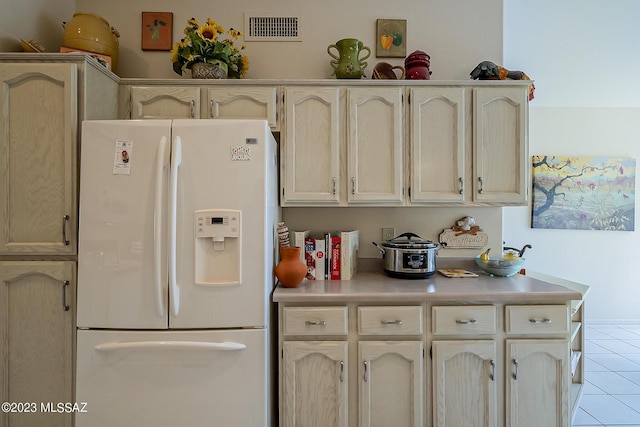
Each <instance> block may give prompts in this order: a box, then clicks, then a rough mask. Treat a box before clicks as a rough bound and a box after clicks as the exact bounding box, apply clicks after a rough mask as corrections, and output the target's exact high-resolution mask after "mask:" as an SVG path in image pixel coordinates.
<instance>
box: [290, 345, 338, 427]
mask: <svg viewBox="0 0 640 427" xmlns="http://www.w3.org/2000/svg"><path fill="white" fill-rule="evenodd" d="M283 350H284V351H283V363H282V393H281V399H282V402H281V408H282V410H281V413H280V425H281V426H282V427H299V426H314V427H338V426H340V427H347V425H348V418H349V417H348V413H347V410H348V405H347V378H348V375H347V374H348V372H347V343H346V342H341V341H306V342H285V343H284V344H283Z"/></svg>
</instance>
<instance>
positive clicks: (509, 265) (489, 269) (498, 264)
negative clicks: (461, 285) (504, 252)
mask: <svg viewBox="0 0 640 427" xmlns="http://www.w3.org/2000/svg"><path fill="white" fill-rule="evenodd" d="M476 264H478V267H480V268H481V269H482V270H483V271H484V272H485V273H488V274H490V275H493V276H500V277H509V276H513V275H514V274H516V273H517V272H519V271H520V270H521V269H522V266H523V265H524V258H519V257H515V258H512V259H508V258H504V257H503V258H499V259H489V260H482V259H480V255H478V256H476Z"/></svg>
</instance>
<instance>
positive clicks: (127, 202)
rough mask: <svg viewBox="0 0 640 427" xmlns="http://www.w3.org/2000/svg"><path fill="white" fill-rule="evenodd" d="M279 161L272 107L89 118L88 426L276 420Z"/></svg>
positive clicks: (82, 321) (83, 325)
mask: <svg viewBox="0 0 640 427" xmlns="http://www.w3.org/2000/svg"><path fill="white" fill-rule="evenodd" d="M277 171H278V162H277V144H276V142H275V140H274V138H273V135H272V134H271V132H270V130H269V127H268V125H267V122H266V121H261V120H141V121H136V120H105V121H85V122H84V123H83V126H82V144H81V171H80V223H79V227H80V230H79V242H78V294H77V298H78V304H77V308H78V313H77V326H78V330H77V368H76V401H77V402H81V403H83V404H86V406H84V411H82V412H80V413H77V414H76V426H77V427H102V426H104V427H120V426H122V427H124V426H127V427H129V426H134V425H135V426H156V427H162V426H166V427H169V426H171V427H174V426H177V425H185V426H186V425H188V426H216V427H218V426H220V427H228V426H242V427H251V426H256V427H258V426H260V427H265V426H268V425H269V423H270V418H271V416H272V414H271V406H272V403H271V399H272V375H273V373H272V372H271V371H270V363H271V361H270V342H271V337H270V333H271V330H270V329H269V319H270V296H271V292H272V290H273V287H274V283H275V280H274V275H273V268H274V264H275V262H276V260H277V255H276V253H277V244H278V239H277V233H276V227H277V222H278V221H279V219H280V209H279V207H278V193H277V185H278V184H277Z"/></svg>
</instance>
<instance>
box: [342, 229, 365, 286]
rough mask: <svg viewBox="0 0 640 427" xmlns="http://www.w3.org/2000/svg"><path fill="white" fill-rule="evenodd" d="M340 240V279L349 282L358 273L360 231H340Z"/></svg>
mask: <svg viewBox="0 0 640 427" xmlns="http://www.w3.org/2000/svg"><path fill="white" fill-rule="evenodd" d="M340 240H341V242H340V279H341V280H351V278H352V277H353V276H354V275H355V274H356V272H357V271H358V250H359V249H360V230H352V231H342V232H341V233H340Z"/></svg>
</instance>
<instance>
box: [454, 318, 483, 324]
mask: <svg viewBox="0 0 640 427" xmlns="http://www.w3.org/2000/svg"><path fill="white" fill-rule="evenodd" d="M456 323H457V324H458V325H477V324H478V321H477V320H476V319H470V320H456Z"/></svg>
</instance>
